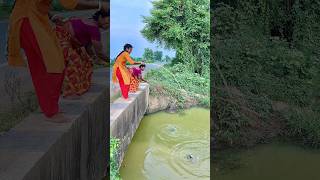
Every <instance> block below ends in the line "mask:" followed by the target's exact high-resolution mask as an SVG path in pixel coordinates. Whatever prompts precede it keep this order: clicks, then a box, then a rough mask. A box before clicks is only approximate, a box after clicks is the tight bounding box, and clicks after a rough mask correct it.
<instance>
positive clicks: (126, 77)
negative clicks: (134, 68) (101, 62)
mask: <svg viewBox="0 0 320 180" xmlns="http://www.w3.org/2000/svg"><path fill="white" fill-rule="evenodd" d="M127 61H128V62H129V63H130V64H134V63H135V61H134V60H133V59H131V57H130V54H129V53H128V52H127V51H124V52H123V53H122V54H120V55H119V56H118V58H117V59H116V61H115V63H114V65H113V72H112V81H113V82H114V83H116V82H118V81H117V76H116V71H117V68H119V69H120V72H121V75H122V78H123V81H124V84H125V85H129V84H130V78H131V73H130V72H129V70H128V68H127V66H126V62H127Z"/></svg>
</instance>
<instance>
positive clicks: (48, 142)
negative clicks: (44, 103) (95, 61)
mask: <svg viewBox="0 0 320 180" xmlns="http://www.w3.org/2000/svg"><path fill="white" fill-rule="evenodd" d="M108 73H109V72H108V69H107V68H106V69H99V70H96V71H95V72H94V77H93V84H92V88H91V89H90V91H89V92H88V93H86V94H85V95H83V96H82V98H81V99H80V100H62V101H60V103H61V109H63V110H64V111H65V112H66V116H67V117H70V118H71V119H72V121H71V122H70V123H64V124H56V123H50V122H47V121H45V120H44V117H43V115H42V114H41V113H34V114H31V115H30V116H28V117H27V118H26V119H24V120H23V121H22V122H21V123H20V124H18V125H17V126H16V127H14V128H13V129H11V130H10V131H9V132H7V133H5V134H4V135H2V136H0V180H22V179H23V180H53V179H61V180H101V179H102V177H103V176H104V175H105V173H106V169H107V161H106V157H107V149H106V143H107V141H108V140H107V135H108V133H109V128H108V122H107V121H106V120H107V119H108V118H109V116H110V114H109V113H110V111H109V105H110V104H109V102H108V100H109V93H108V92H109V87H108V86H109V83H107V82H109V80H108V78H107V75H108Z"/></svg>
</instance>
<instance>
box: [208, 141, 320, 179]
mask: <svg viewBox="0 0 320 180" xmlns="http://www.w3.org/2000/svg"><path fill="white" fill-rule="evenodd" d="M230 153H231V152H230ZM218 155H219V154H218ZM237 156H238V157H239V163H240V164H241V165H240V167H239V168H236V169H234V170H228V171H226V172H224V173H219V170H218V171H217V169H216V167H215V165H212V167H213V168H212V169H213V174H214V175H213V179H214V180H319V179H320V171H319V170H320V166H319V165H320V164H319V163H320V151H315V150H310V149H303V148H301V147H297V146H294V145H288V144H281V143H276V144H269V145H262V146H258V147H257V148H254V149H251V150H248V151H243V152H240V153H238V154H237Z"/></svg>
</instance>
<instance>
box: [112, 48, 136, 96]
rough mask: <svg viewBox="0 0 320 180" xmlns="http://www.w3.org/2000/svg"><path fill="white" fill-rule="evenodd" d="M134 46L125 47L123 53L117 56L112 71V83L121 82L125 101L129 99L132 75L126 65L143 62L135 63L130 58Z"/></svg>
mask: <svg viewBox="0 0 320 180" xmlns="http://www.w3.org/2000/svg"><path fill="white" fill-rule="evenodd" d="M132 49H133V47H132V45H131V44H126V45H124V47H123V51H122V52H121V53H120V54H119V55H118V56H117V58H116V60H115V63H114V65H113V70H112V81H113V82H114V83H117V82H119V84H120V89H121V93H122V96H123V98H124V99H128V94H129V88H130V80H131V73H130V71H129V69H128V68H127V66H126V63H127V62H129V63H130V64H141V62H135V61H134V60H133V59H131V57H130V53H131V52H132Z"/></svg>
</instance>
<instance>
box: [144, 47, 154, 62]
mask: <svg viewBox="0 0 320 180" xmlns="http://www.w3.org/2000/svg"><path fill="white" fill-rule="evenodd" d="M142 57H143V59H144V60H145V61H146V62H148V63H152V62H154V55H153V51H152V49H150V48H145V49H144V52H143V55H142Z"/></svg>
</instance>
